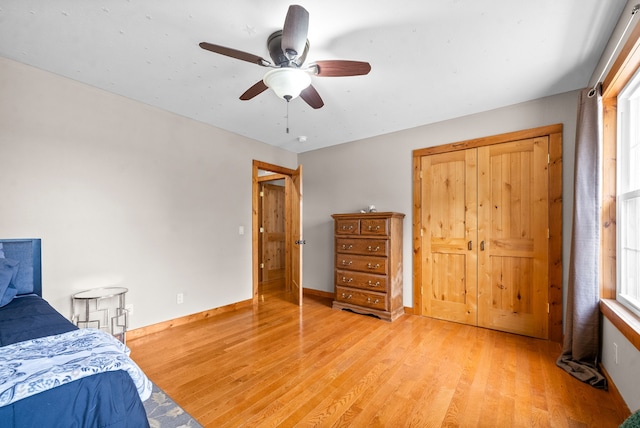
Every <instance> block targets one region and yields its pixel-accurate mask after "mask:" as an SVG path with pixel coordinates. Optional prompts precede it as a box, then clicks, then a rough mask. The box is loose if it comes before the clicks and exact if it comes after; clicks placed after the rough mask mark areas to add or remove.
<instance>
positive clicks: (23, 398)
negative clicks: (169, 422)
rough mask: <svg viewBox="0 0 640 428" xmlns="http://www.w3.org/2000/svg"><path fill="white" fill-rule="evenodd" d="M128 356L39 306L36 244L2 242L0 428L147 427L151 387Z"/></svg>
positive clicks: (121, 348)
mask: <svg viewBox="0 0 640 428" xmlns="http://www.w3.org/2000/svg"><path fill="white" fill-rule="evenodd" d="M72 352H73V353H72ZM128 352H129V350H128V348H126V346H125V345H124V344H122V343H120V342H119V341H117V340H116V339H115V338H113V337H112V336H110V335H108V334H106V333H104V332H101V331H99V330H93V329H78V328H77V327H76V326H75V325H74V324H72V323H71V322H70V321H69V320H67V319H66V318H65V317H64V316H62V315H61V314H60V313H58V312H57V311H56V310H55V309H54V308H53V307H52V306H50V305H49V303H47V302H46V301H45V300H44V299H43V298H42V273H41V241H40V240H39V239H10V240H0V425H1V426H3V427H57V426H60V427H148V426H149V423H148V419H147V415H146V413H145V410H144V406H143V404H142V402H143V401H144V400H145V399H147V398H148V397H149V395H150V394H151V382H150V381H149V379H147V378H146V376H144V373H142V371H140V369H139V368H138V367H137V366H136V365H135V363H134V362H133V361H132V360H131V359H129V357H128ZM47 364H50V365H51V366H46V365H47Z"/></svg>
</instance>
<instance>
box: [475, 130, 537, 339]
mask: <svg viewBox="0 0 640 428" xmlns="http://www.w3.org/2000/svg"><path fill="white" fill-rule="evenodd" d="M548 153H549V138H548V137H540V138H533V139H528V140H522V141H515V142H510V143H503V144H496V145H492V146H486V147H481V148H479V149H478V239H479V240H480V247H479V252H478V325H479V326H481V327H487V328H491V329H495V330H501V331H508V332H512V333H518V334H523V335H527V336H533V337H539V338H544V339H546V338H547V337H548V303H547V302H548V301H549V300H548V290H549V272H548V257H549V196H548V195H549V174H548V168H549V166H548V165H549V163H548V159H549V157H548Z"/></svg>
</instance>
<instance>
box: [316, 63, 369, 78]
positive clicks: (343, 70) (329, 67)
mask: <svg viewBox="0 0 640 428" xmlns="http://www.w3.org/2000/svg"><path fill="white" fill-rule="evenodd" d="M313 66H315V67H316V69H317V70H318V72H317V73H316V74H317V75H318V76H322V77H341V76H362V75H364V74H369V72H370V71H371V64H369V63H368V62H362V61H346V60H339V59H336V60H327V61H316V62H315V63H314V64H312V67H313Z"/></svg>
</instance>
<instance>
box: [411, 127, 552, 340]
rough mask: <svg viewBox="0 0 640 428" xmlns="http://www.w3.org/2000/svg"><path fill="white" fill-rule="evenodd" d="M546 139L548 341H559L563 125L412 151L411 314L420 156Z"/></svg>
mask: <svg viewBox="0 0 640 428" xmlns="http://www.w3.org/2000/svg"><path fill="white" fill-rule="evenodd" d="M544 136H548V137H549V340H552V341H554V342H562V334H563V330H562V315H563V312H562V124H556V125H549V126H543V127H539V128H532V129H526V130H522V131H516V132H508V133H505V134H499V135H493V136H490V137H483V138H476V139H472V140H466V141H460V142H457V143H451V144H445V145H442V146H436V147H427V148H423V149H417V150H414V151H413V160H412V162H413V232H412V233H413V254H414V257H413V313H414V314H416V315H422V263H421V261H422V257H423V254H422V249H421V241H422V230H423V226H422V201H421V191H420V182H421V160H420V158H421V157H422V156H429V155H433V154H436V153H446V152H452V151H458V150H466V149H471V148H477V147H484V146H490V145H493V144H500V143H507V142H510V141H517V140H525V139H529V138H536V137H544Z"/></svg>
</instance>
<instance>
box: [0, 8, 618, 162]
mask: <svg viewBox="0 0 640 428" xmlns="http://www.w3.org/2000/svg"><path fill="white" fill-rule="evenodd" d="M289 4H290V2H289V1H283V0H269V1H267V0H262V1H260V0H227V1H220V0H181V1H178V0H173V1H170V0H0V56H3V57H6V58H9V59H13V60H16V61H19V62H22V63H26V64H30V65H33V66H35V67H38V68H41V69H43V70H48V71H51V72H53V73H56V74H59V75H62V76H66V77H69V78H71V79H74V80H77V81H80V82H84V83H86V84H89V85H92V86H95V87H98V88H102V89H105V90H107V91H110V92H113V93H116V94H120V95H123V96H125V97H128V98H132V99H135V100H138V101H141V102H143V103H146V104H150V105H152V106H156V107H159V108H161V109H164V110H168V111H171V112H174V113H177V114H179V115H183V116H186V117H190V118H193V119H195V120H198V121H201V122H205V123H209V124H211V125H214V126H216V127H219V128H223V129H226V130H229V131H232V132H235V133H238V134H241V135H244V136H247V137H250V138H253V139H256V140H259V141H263V142H265V143H268V144H271V145H274V146H278V147H282V148H284V149H287V150H290V151H293V152H298V153H300V152H305V151H308V150H314V149H317V148H321V147H325V146H330V145H334V144H340V143H344V142H349V141H353V140H358V139H362V138H367V137H371V136H375V135H380V134H385V133H389V132H393V131H398V130H402V129H407V128H412V127H415V126H419V125H424V124H428V123H433V122H437V121H441V120H445V119H450V118H454V117H459V116H463V115H467V114H472V113H476V112H480V111H485V110H489V109H494V108H498V107H502V106H506V105H511V104H516V103H520V102H524V101H528V100H531V99H536V98H540V97H545V96H549V95H553V94H558V93H562V92H567V91H570V90H574V89H579V88H583V87H586V86H587V85H588V84H589V79H590V77H591V75H592V73H593V72H594V69H595V67H596V64H597V63H598V61H599V59H600V56H601V55H602V52H603V49H604V47H605V45H606V43H607V41H608V39H609V37H610V35H611V33H612V31H613V29H614V27H615V24H616V22H617V21H618V18H619V17H620V14H621V12H622V11H623V9H624V7H625V4H626V1H625V0H535V1H531V0H394V1H392V0H301V1H300V2H299V3H298V4H301V5H302V6H304V7H305V8H306V9H307V10H308V11H309V15H310V22H309V35H308V39H309V43H310V50H309V54H308V56H307V60H306V63H310V62H312V61H313V60H324V59H350V60H358V61H368V62H369V63H370V64H371V67H372V70H371V73H370V74H368V75H366V76H358V77H336V78H330V77H313V85H314V87H315V88H316V89H317V90H318V92H319V93H320V95H321V96H322V98H323V99H324V102H325V106H324V107H323V108H321V109H318V110H314V109H312V108H310V107H308V106H307V105H306V104H305V103H304V101H302V99H300V98H297V99H294V100H293V101H291V103H290V105H289V128H290V133H289V134H287V133H286V132H285V129H286V123H287V121H286V115H287V106H286V102H285V101H284V100H281V99H278V98H277V97H276V96H275V94H274V93H273V92H271V91H270V90H269V91H267V92H264V93H262V94H260V95H258V96H257V97H256V98H254V99H253V100H250V101H240V100H239V99H238V97H239V96H240V94H242V93H243V92H244V91H245V90H246V89H248V88H249V87H250V86H251V85H253V84H254V83H256V82H257V81H258V80H260V79H262V76H263V75H264V74H265V72H266V71H268V70H269V69H268V68H264V67H260V66H257V65H255V64H251V63H248V62H243V61H240V60H236V59H233V58H229V57H226V56H222V55H217V54H214V53H212V52H208V51H205V50H202V49H200V48H199V47H198V43H199V42H202V41H206V42H210V43H215V44H218V45H223V46H227V47H231V48H234V49H238V50H242V51H245V52H249V53H252V54H255V55H258V56H261V57H263V58H266V59H269V60H270V57H269V53H268V51H267V48H266V41H267V37H268V36H269V35H270V34H271V33H273V32H274V31H275V30H279V29H281V28H282V25H283V23H284V18H285V15H286V13H287V9H288V6H289ZM299 136H306V137H307V140H306V142H304V143H302V142H300V141H298V137H299Z"/></svg>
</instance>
